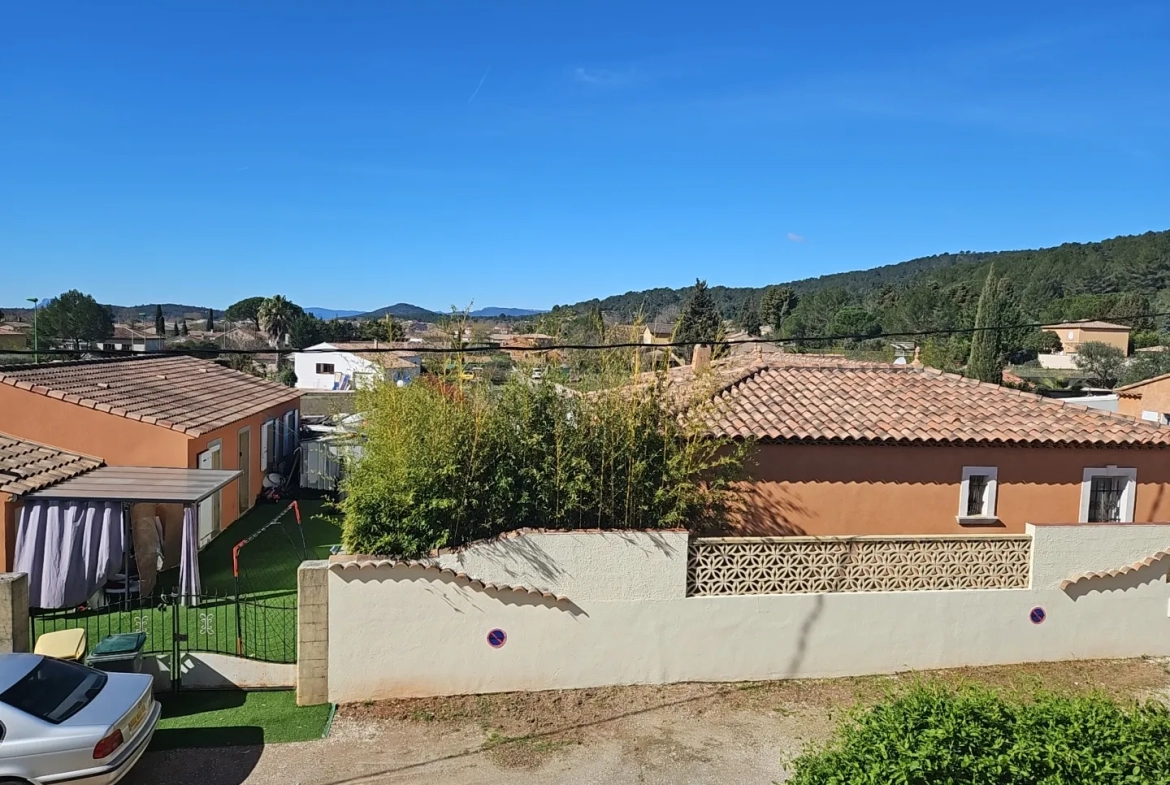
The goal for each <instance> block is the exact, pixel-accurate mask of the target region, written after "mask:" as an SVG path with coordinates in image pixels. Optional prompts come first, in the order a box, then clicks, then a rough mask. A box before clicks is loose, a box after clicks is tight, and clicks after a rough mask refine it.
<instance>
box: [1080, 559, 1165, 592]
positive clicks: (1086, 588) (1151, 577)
mask: <svg viewBox="0 0 1170 785" xmlns="http://www.w3.org/2000/svg"><path fill="white" fill-rule="evenodd" d="M1167 579H1170V576H1168V575H1167V565H1166V561H1165V560H1162V559H1159V560H1158V561H1156V562H1154V563H1153V564H1150V565H1148V566H1145V567H1139V568H1138V569H1136V570H1131V571H1130V572H1127V573H1125V574H1124V575H1103V576H1101V577H1099V578H1082V579H1081V580H1079V581H1077V582H1076V583H1074V584H1072V585H1071V586H1069V587H1068V588H1066V589H1065V590H1064V593H1065V594H1067V595H1068V596H1069V598H1070V599H1072V600H1073V602H1076V601H1077V600H1079V599H1080V598H1081V597H1084V596H1085V595H1087V594H1095V593H1100V592H1109V591H1120V592H1124V591H1128V590H1130V589H1136V588H1138V587H1139V586H1145V585H1146V584H1147V583H1158V582H1161V581H1165V580H1167Z"/></svg>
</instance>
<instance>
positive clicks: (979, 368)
mask: <svg viewBox="0 0 1170 785" xmlns="http://www.w3.org/2000/svg"><path fill="white" fill-rule="evenodd" d="M998 322H999V281H998V279H997V278H996V277H995V265H994V264H993V265H992V266H991V267H989V268H988V270H987V278H986V279H984V281H983V293H982V294H981V295H979V308H978V310H977V311H976V313H975V332H974V333H973V334H972V335H971V354H970V357H969V358H968V360H967V376H970V377H971V378H973V379H978V380H979V381H981V382H993V383H995V384H1000V383H1001V382H1002V381H1003V359H1002V358H1001V357H1000V342H999V331H998V330H997V329H991V328H997V327H998V326H999V324H998Z"/></svg>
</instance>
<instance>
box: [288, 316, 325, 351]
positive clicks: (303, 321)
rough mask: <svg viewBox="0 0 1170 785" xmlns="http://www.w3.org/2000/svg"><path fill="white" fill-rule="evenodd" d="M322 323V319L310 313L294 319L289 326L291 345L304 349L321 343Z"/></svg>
mask: <svg viewBox="0 0 1170 785" xmlns="http://www.w3.org/2000/svg"><path fill="white" fill-rule="evenodd" d="M321 325H322V322H321V320H320V319H318V318H317V317H316V316H313V315H312V314H308V313H303V314H301V315H300V316H298V317H297V318H295V319H293V320H292V323H291V324H290V325H289V328H288V343H289V346H291V347H293V348H294V349H304V348H305V347H307V346H314V345H316V344H319V343H321Z"/></svg>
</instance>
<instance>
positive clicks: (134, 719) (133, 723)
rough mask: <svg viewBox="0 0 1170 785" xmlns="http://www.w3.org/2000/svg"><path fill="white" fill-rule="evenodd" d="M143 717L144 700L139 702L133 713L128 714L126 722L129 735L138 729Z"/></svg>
mask: <svg viewBox="0 0 1170 785" xmlns="http://www.w3.org/2000/svg"><path fill="white" fill-rule="evenodd" d="M144 719H146V701H143V702H142V703H140V704H139V706H138V708H137V709H135V710H134V713H133V714H131V715H130V722H129V723H128V724H127V728H128V729H129V730H130V735H131V736H133V735H134V732H135V731H137V730H138V726H140V725H141V724H142V721H143V720H144Z"/></svg>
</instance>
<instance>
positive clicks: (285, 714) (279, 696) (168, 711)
mask: <svg viewBox="0 0 1170 785" xmlns="http://www.w3.org/2000/svg"><path fill="white" fill-rule="evenodd" d="M158 700H159V702H160V703H162V719H160V720H159V723H158V730H156V731H155V733H154V739H153V740H152V741H151V743H150V748H151V749H152V750H171V749H183V748H196V747H241V746H248V745H260V744H280V743H283V742H290V741H311V740H313V739H319V738H321V736H322V734H323V733H324V732H325V724H326V723H327V722H328V721H329V711H330V706H329V704H328V703H322V704H320V705H318V706H303V707H302V706H297V696H296V693H295V692H292V691H287V690H285V691H280V692H242V691H239V690H215V691H206V692H177V693H165V694H162V695H159V696H158Z"/></svg>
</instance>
